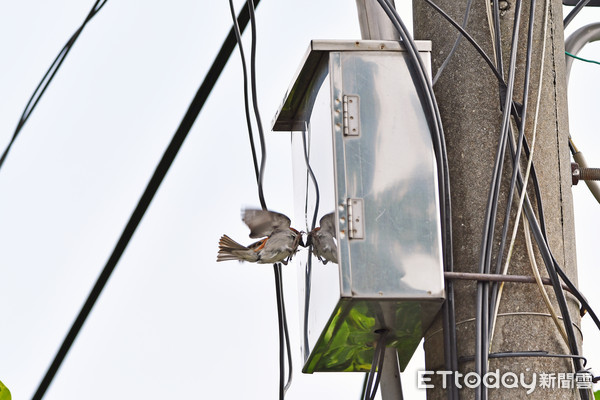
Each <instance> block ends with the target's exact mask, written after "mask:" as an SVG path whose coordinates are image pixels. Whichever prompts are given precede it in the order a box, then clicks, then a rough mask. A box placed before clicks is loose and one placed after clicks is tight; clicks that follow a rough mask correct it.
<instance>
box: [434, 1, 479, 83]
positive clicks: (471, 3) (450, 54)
mask: <svg viewBox="0 0 600 400" xmlns="http://www.w3.org/2000/svg"><path fill="white" fill-rule="evenodd" d="M472 5H473V0H468V1H467V7H466V10H465V16H464V17H463V23H462V26H461V28H462V29H463V30H466V29H467V23H468V22H469V14H470V12H471V6H472ZM462 38H463V35H462V34H461V33H459V34H458V36H457V37H456V41H455V42H454V45H453V46H452V49H451V50H450V53H448V56H446V59H445V60H444V62H443V63H442V65H440V67H439V68H438V70H437V72H436V73H435V76H434V77H433V85H435V84H436V83H437V81H438V79H439V78H440V76H441V75H442V72H444V69H446V66H447V65H448V63H449V62H450V60H451V59H452V57H453V56H454V53H456V49H458V46H459V45H460V42H461V40H462Z"/></svg>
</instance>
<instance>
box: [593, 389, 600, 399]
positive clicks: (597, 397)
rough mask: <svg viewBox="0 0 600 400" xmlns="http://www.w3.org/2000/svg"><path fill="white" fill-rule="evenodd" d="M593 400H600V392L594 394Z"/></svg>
mask: <svg viewBox="0 0 600 400" xmlns="http://www.w3.org/2000/svg"><path fill="white" fill-rule="evenodd" d="M594 400H600V390H596V391H595V392H594Z"/></svg>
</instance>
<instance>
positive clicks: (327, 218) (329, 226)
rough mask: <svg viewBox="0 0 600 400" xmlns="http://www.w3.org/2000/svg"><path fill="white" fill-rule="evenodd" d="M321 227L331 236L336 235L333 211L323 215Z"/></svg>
mask: <svg viewBox="0 0 600 400" xmlns="http://www.w3.org/2000/svg"><path fill="white" fill-rule="evenodd" d="M319 225H321V229H322V230H323V231H325V232H329V233H330V234H331V236H333V237H335V215H333V213H332V212H330V213H329V214H325V215H323V217H321V220H320V221H319Z"/></svg>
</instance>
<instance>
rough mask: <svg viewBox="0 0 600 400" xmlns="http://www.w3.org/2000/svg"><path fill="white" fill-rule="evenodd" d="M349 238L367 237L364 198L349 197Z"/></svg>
mask: <svg viewBox="0 0 600 400" xmlns="http://www.w3.org/2000/svg"><path fill="white" fill-rule="evenodd" d="M346 208H347V211H348V238H349V239H364V238H365V219H364V216H363V214H364V211H363V210H364V207H363V199H348V203H347V207H346Z"/></svg>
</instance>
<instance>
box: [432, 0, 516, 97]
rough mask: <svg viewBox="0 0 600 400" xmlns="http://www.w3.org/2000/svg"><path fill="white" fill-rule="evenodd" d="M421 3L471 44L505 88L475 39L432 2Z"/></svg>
mask: <svg viewBox="0 0 600 400" xmlns="http://www.w3.org/2000/svg"><path fill="white" fill-rule="evenodd" d="M423 1H425V3H427V4H428V5H430V6H431V7H432V8H433V9H434V10H435V11H436V12H437V13H438V14H440V15H441V16H442V17H444V18H445V19H446V21H448V22H449V23H450V25H452V26H453V27H454V28H456V30H458V31H459V32H460V33H461V35H462V36H464V38H465V39H467V41H468V42H469V43H471V45H472V46H473V48H474V49H475V50H476V51H477V52H478V53H479V55H480V56H481V58H483V60H484V61H485V62H486V64H487V65H488V66H489V67H490V70H491V71H492V72H493V73H494V75H495V76H496V79H498V82H500V83H501V84H503V85H504V86H506V83H505V82H504V78H503V77H502V74H501V73H500V72H499V70H498V69H497V68H496V65H495V64H494V63H493V62H492V60H490V57H489V56H488V55H487V54H486V52H485V51H484V50H483V48H482V47H481V46H480V45H479V44H478V43H477V42H476V41H475V39H473V37H472V36H471V35H469V33H468V32H467V31H465V30H464V29H463V27H462V26H460V25H459V24H458V22H456V21H455V20H453V19H452V18H451V17H450V16H449V15H448V14H447V13H446V12H445V11H444V10H442V9H441V8H440V7H439V6H438V5H437V4H435V3H434V2H433V1H431V0H423Z"/></svg>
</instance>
